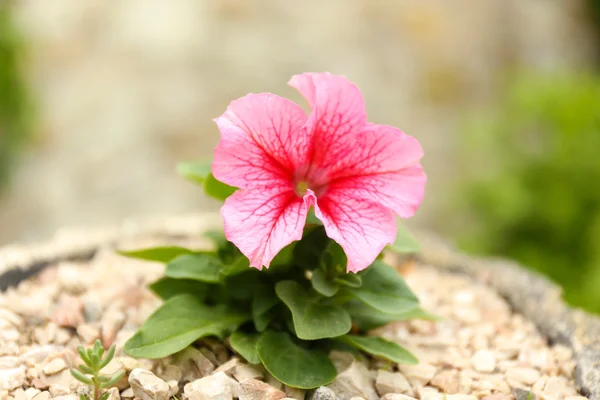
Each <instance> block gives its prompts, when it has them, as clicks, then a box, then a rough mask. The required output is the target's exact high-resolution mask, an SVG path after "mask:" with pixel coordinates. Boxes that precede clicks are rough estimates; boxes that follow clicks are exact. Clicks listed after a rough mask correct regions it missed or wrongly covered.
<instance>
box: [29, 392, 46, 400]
mask: <svg viewBox="0 0 600 400" xmlns="http://www.w3.org/2000/svg"><path fill="white" fill-rule="evenodd" d="M31 400H50V393H49V392H47V391H43V392H40V393H38V394H36V395H35V396H33V398H32V399H31Z"/></svg>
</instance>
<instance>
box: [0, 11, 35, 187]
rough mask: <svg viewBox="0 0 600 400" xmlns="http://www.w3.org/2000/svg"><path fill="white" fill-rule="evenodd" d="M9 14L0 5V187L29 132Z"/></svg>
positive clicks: (18, 45)
mask: <svg viewBox="0 0 600 400" xmlns="http://www.w3.org/2000/svg"><path fill="white" fill-rule="evenodd" d="M10 11H11V2H10V1H8V2H2V3H1V4H0V186H1V185H2V184H3V183H4V182H5V181H6V179H7V178H8V173H9V170H10V166H11V164H12V162H13V160H14V158H15V155H16V153H17V151H18V150H19V149H20V148H21V146H22V145H23V143H24V141H25V139H26V138H27V137H28V136H29V133H30V130H31V129H30V120H31V118H30V117H31V115H30V114H31V112H30V111H31V110H30V104H29V100H28V97H27V91H26V89H25V83H24V79H23V77H22V74H21V65H20V64H21V57H22V53H23V43H22V40H21V38H20V36H19V34H18V32H17V30H16V28H15V26H14V24H13V22H12V16H11V12H10Z"/></svg>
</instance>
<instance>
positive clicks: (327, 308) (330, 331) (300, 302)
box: [275, 281, 352, 340]
mask: <svg viewBox="0 0 600 400" xmlns="http://www.w3.org/2000/svg"><path fill="white" fill-rule="evenodd" d="M275 292H276V293H277V297H279V298H280V299H281V301H283V302H284V303H285V305H286V306H287V307H288V308H289V309H290V311H291V312H292V318H293V320H294V328H295V331H296V334H297V335H298V337H299V338H300V339H305V340H315V339H324V338H331V337H336V336H341V335H343V334H345V333H348V332H349V331H350V328H351V327H352V321H351V320H350V315H349V314H348V313H347V312H346V311H345V310H344V309H343V308H341V307H338V306H335V305H330V304H325V303H324V302H323V300H325V299H326V298H325V297H322V296H321V295H319V294H318V293H316V292H314V291H311V290H306V289H304V288H303V287H302V285H300V284H299V283H297V282H294V281H282V282H279V283H277V285H275Z"/></svg>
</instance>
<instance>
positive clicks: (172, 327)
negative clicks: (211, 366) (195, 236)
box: [125, 294, 249, 358]
mask: <svg viewBox="0 0 600 400" xmlns="http://www.w3.org/2000/svg"><path fill="white" fill-rule="evenodd" d="M248 319H249V316H248V315H245V314H243V313H239V312H235V311H232V310H229V309H227V308H226V307H225V306H223V305H219V306H215V307H211V306H207V305H205V304H203V303H202V302H201V301H200V300H199V299H198V298H197V297H195V296H191V295H188V294H183V295H179V296H176V297H173V298H171V299H169V300H167V301H166V302H165V303H164V304H163V305H162V306H161V307H160V308H159V309H158V310H156V311H155V312H154V313H153V314H152V315H151V316H150V317H149V318H148V319H147V320H146V322H145V323H144V325H143V326H142V327H141V328H140V329H139V330H138V331H137V333H136V334H135V335H133V336H132V337H131V338H130V339H129V340H128V341H127V342H126V343H125V353H127V354H128V355H129V356H131V357H136V358H162V357H166V356H168V355H170V354H174V353H176V352H178V351H180V350H182V349H184V348H185V347H187V346H188V345H189V344H191V343H193V342H194V341H195V340H197V339H198V338H201V337H204V336H217V337H219V338H223V336H225V335H226V334H227V333H228V332H231V331H232V330H234V329H235V328H237V327H238V326H239V325H240V324H242V323H243V322H245V321H247V320H248Z"/></svg>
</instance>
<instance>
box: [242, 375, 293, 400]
mask: <svg viewBox="0 0 600 400" xmlns="http://www.w3.org/2000/svg"><path fill="white" fill-rule="evenodd" d="M285 397H286V394H285V393H284V392H282V391H281V390H279V389H277V388H275V387H273V386H271V385H269V384H267V383H265V382H262V381H259V380H256V379H246V380H243V381H241V382H240V395H239V399H240V400H279V399H283V398H285Z"/></svg>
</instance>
